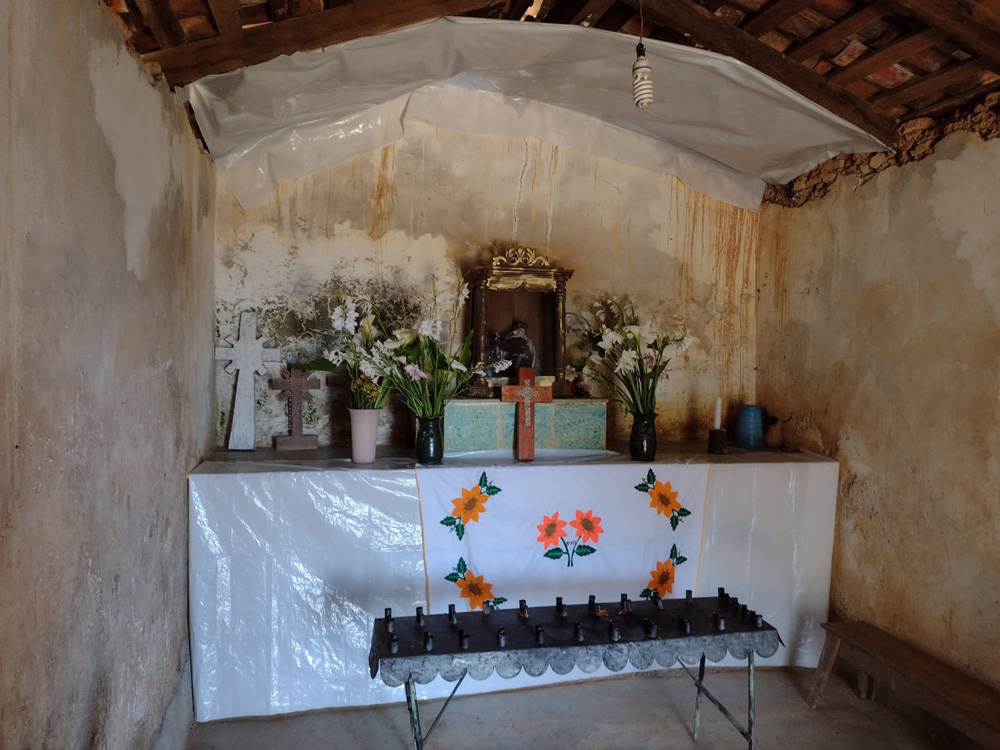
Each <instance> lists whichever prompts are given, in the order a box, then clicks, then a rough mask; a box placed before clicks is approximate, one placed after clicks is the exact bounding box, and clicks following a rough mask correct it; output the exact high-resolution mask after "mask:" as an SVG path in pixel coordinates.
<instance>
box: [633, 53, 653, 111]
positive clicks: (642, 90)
mask: <svg viewBox="0 0 1000 750" xmlns="http://www.w3.org/2000/svg"><path fill="white" fill-rule="evenodd" d="M632 101H633V102H635V106H637V107H638V108H639V109H649V105H650V104H652V103H653V68H652V66H651V65H650V64H649V60H647V59H646V46H645V45H644V44H643V43H642V42H639V43H638V44H637V45H635V62H634V63H632Z"/></svg>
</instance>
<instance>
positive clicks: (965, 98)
mask: <svg viewBox="0 0 1000 750" xmlns="http://www.w3.org/2000/svg"><path fill="white" fill-rule="evenodd" d="M998 89H1000V79H997V80H996V81H990V82H989V83H984V84H983V85H982V86H976V87H975V88H973V89H970V90H968V91H965V92H963V93H961V94H956V95H955V96H951V97H948V98H947V99H944V100H942V101H940V102H937V103H936V104H932V105H931V106H930V107H927V108H926V109H922V110H920V111H915V112H911V113H910V114H908V115H906V116H905V117H904V118H902V119H907V120H909V119H912V118H914V117H932V118H937V117H941V116H943V115H946V114H948V113H949V112H954V111H955V110H956V109H961V108H963V107H968V106H970V105H971V104H974V103H975V102H977V101H979V100H980V99H982V98H983V97H984V96H986V95H987V94H991V93H993V92H994V91H997V90H998Z"/></svg>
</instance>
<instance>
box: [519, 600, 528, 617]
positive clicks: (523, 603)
mask: <svg viewBox="0 0 1000 750" xmlns="http://www.w3.org/2000/svg"><path fill="white" fill-rule="evenodd" d="M517 613H518V614H519V615H520V616H521V617H527V616H528V602H527V600H526V599H521V600H520V601H518V603H517Z"/></svg>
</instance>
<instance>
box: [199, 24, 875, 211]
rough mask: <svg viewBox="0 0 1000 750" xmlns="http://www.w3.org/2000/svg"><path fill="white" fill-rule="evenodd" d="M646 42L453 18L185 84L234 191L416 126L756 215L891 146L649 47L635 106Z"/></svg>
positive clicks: (750, 80)
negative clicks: (549, 149)
mask: <svg viewBox="0 0 1000 750" xmlns="http://www.w3.org/2000/svg"><path fill="white" fill-rule="evenodd" d="M636 41H637V40H636V38H635V37H632V36H625V35H622V34H616V33H612V32H605V31H600V30H598V29H590V28H583V27H579V26H573V25H562V24H542V23H521V22H512V21H493V20H485V19H467V18H440V19H437V20H435V21H430V22H428V23H424V24H418V25H415V26H409V27H406V28H403V29H399V30H397V31H393V32H390V33H387V34H382V35H379V36H373V37H365V38H361V39H356V40H353V41H350V42H345V43H343V44H338V45H335V46H331V47H328V48H326V49H323V50H317V51H312V52H298V53H295V54H294V55H290V56H283V57H279V58H276V59H274V60H271V61H269V62H266V63H261V64H259V65H255V66H252V67H249V68H245V69H243V70H239V71H235V72H233V73H225V74H222V75H214V76H208V77H206V78H203V79H201V80H199V81H197V82H195V83H193V84H191V85H190V86H188V87H187V92H186V93H187V96H188V97H189V99H190V102H191V105H192V107H193V109H194V113H195V116H196V117H197V120H198V125H199V127H200V128H201V131H202V134H203V135H204V137H205V141H206V143H207V144H208V147H209V150H210V151H211V153H212V155H213V157H214V158H215V161H216V163H217V165H218V167H219V170H220V172H221V173H222V175H223V177H224V178H225V180H226V181H227V183H228V184H229V187H230V189H231V190H232V192H233V195H234V196H235V197H236V199H237V200H238V201H239V202H240V203H241V204H242V205H243V206H244V207H249V206H252V205H254V204H256V203H258V202H260V201H262V200H264V199H266V198H268V197H270V196H271V195H272V194H273V190H274V186H275V185H276V184H277V182H278V181H280V180H284V179H289V178H295V177H301V176H304V175H307V174H309V173H312V172H315V171H318V170H320V169H324V168H326V167H329V166H332V165H334V164H337V163H339V162H342V161H345V160H347V159H350V158H353V157H356V156H360V155H362V154H365V153H369V152H371V151H373V150H375V149H377V148H381V147H383V146H385V145H388V144H391V143H395V142H396V141H398V140H400V139H401V138H403V137H404V136H405V135H406V123H407V121H409V120H419V121H422V122H425V123H428V124H430V125H433V126H436V127H440V128H444V129H448V130H452V131H458V132H464V133H471V134H484V135H498V136H506V137H516V138H524V137H530V136H534V137H538V138H540V139H542V140H545V141H547V142H549V143H553V144H555V145H559V146H562V147H568V148H573V149H576V150H579V151H582V152H585V153H589V154H591V155H593V156H598V157H609V158H614V159H618V160H620V161H622V162H625V163H628V164H632V165H635V166H640V167H644V168H647V169H652V170H655V171H658V172H664V173H670V174H674V175H676V176H677V177H678V178H679V179H680V180H682V181H683V182H684V183H685V184H687V185H688V186H689V187H691V188H694V189H695V190H699V191H701V192H703V193H706V194H708V195H711V196H713V197H715V198H718V199H720V200H723V201H726V202H728V203H732V204H734V205H738V206H743V207H745V208H750V209H756V208H757V207H758V205H759V203H760V199H761V197H762V195H763V191H764V183H765V181H767V182H775V183H784V182H787V181H789V180H791V179H793V178H795V177H797V176H798V175H800V174H802V173H803V172H805V171H807V170H809V169H811V168H812V167H814V166H815V165H816V164H818V163H820V162H821V161H823V160H825V159H828V158H830V157H831V156H834V155H836V154H839V153H848V152H865V151H878V150H883V149H884V146H883V145H882V144H881V143H880V142H879V141H878V140H877V139H876V138H874V137H873V136H871V135H869V134H868V133H866V132H864V131H863V130H861V129H860V128H858V127H856V126H854V125H852V124H851V123H849V122H847V121H846V120H843V119H842V118H840V117H837V116H836V115H833V114H832V113H830V112H828V111H827V110H825V109H823V108H822V107H820V106H818V105H817V104H815V103H813V102H811V101H810V100H808V99H806V98H805V97H803V96H801V95H799V94H797V93H796V92H794V91H792V90H791V89H789V88H788V87H786V86H784V85H783V84H780V83H778V82H777V81H774V80H773V79H771V78H768V77H767V76H765V75H764V74H763V73H760V72H758V71H756V70H754V69H753V68H751V67H749V66H747V65H744V64H743V63H741V62H738V61H736V60H733V59H731V58H728V57H724V56H722V55H717V54H714V53H711V52H706V51H704V50H698V49H693V48H689V47H681V46H677V45H673V44H668V43H665V42H658V41H654V40H649V41H647V42H646V50H647V52H646V55H647V58H648V59H649V60H650V63H651V64H652V68H653V82H654V87H655V102H654V104H653V105H652V106H651V107H650V108H649V109H647V110H639V109H637V108H636V107H635V106H634V105H633V104H632V95H631V69H632V62H633V61H634V60H635V43H636Z"/></svg>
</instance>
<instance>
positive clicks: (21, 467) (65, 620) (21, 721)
mask: <svg viewBox="0 0 1000 750" xmlns="http://www.w3.org/2000/svg"><path fill="white" fill-rule="evenodd" d="M0 60H2V61H3V62H2V63H0V321H2V324H0V383H2V385H0V480H2V481H0V490H2V491H0V747H3V748H10V749H11V750H14V749H15V748H16V749H18V750H20V749H21V748H25V749H26V748H35V749H44V748H52V749H56V748H58V749H59V750H63V749H64V748H102V749H103V748H122V749H123V750H124V749H129V750H130V749H132V748H146V747H150V746H151V743H155V745H154V746H155V747H157V748H164V749H166V748H180V747H183V743H184V734H185V732H186V729H187V723H188V719H189V718H190V716H191V704H190V698H189V699H188V701H187V703H186V704H185V702H184V700H183V699H181V700H178V701H175V702H174V703H173V706H174V714H175V715H172V716H171V717H170V722H169V727H170V729H169V730H165V731H164V732H162V733H159V734H158V732H159V728H160V726H161V724H162V723H163V721H164V717H165V715H167V713H168V705H170V703H171V698H172V696H174V695H175V693H177V694H180V695H183V694H184V690H183V687H184V683H183V678H184V675H185V673H186V669H187V662H188V645H187V577H186V576H187V572H186V560H187V555H186V546H187V500H186V481H185V474H186V470H187V469H189V468H190V467H192V466H193V465H194V464H195V463H196V462H197V461H198V459H199V457H201V456H202V455H204V453H205V452H206V451H207V450H208V449H209V448H210V446H211V445H212V443H213V442H214V434H212V433H213V430H212V412H213V411H214V407H213V405H212V397H213V396H212V383H211V378H212V368H213V366H214V362H213V361H212V359H211V355H212V347H213V344H214V342H213V340H212V334H213V325H212V321H213V317H212V316H213V280H212V272H213V264H212V213H213V202H214V179H215V178H214V168H213V167H212V165H211V162H210V161H209V159H208V158H207V156H206V155H204V154H203V153H202V152H201V151H200V149H199V147H198V146H197V144H196V142H195V140H194V138H193V137H192V134H191V131H190V128H189V126H188V125H187V122H186V118H185V115H184V113H183V111H182V110H181V109H180V108H178V106H177V105H176V104H175V103H174V101H173V99H172V97H171V95H170V94H169V93H168V92H167V90H166V87H165V86H164V85H163V84H160V85H158V86H156V87H155V88H154V87H153V86H151V85H150V82H149V81H148V80H147V78H146V75H145V72H144V70H143V68H142V66H141V65H140V64H139V63H138V62H137V61H136V59H135V58H134V57H133V56H132V55H131V54H130V53H129V52H127V51H125V49H124V48H123V45H122V40H121V32H120V31H119V30H118V29H117V28H116V27H115V23H114V20H113V19H112V18H111V16H110V14H109V13H108V12H107V10H106V9H105V8H104V4H103V3H101V2H98V1H97V0H87V1H86V2H78V1H76V0H52V2H44V3H16V2H3V3H0ZM187 694H188V696H189V695H190V692H189V691H188V692H187ZM185 716H186V717H187V719H185Z"/></svg>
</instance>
